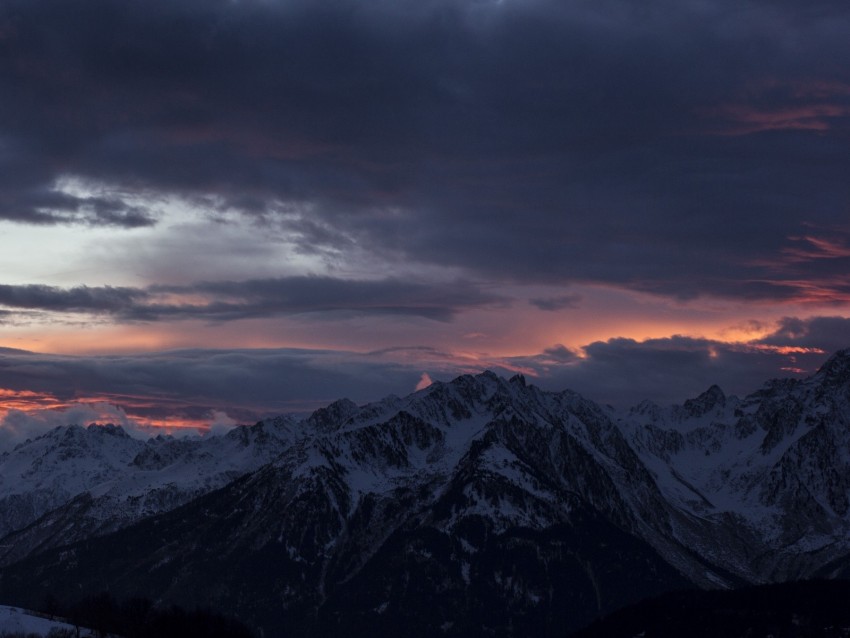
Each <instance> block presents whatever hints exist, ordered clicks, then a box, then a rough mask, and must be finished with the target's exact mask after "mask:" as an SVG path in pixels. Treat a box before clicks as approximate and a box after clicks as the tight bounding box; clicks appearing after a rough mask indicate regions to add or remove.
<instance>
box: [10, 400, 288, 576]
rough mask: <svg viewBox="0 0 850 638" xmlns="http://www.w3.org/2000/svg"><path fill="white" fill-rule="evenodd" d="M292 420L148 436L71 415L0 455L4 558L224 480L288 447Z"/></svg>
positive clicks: (118, 522) (116, 523) (111, 525)
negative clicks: (75, 421) (74, 420)
mask: <svg viewBox="0 0 850 638" xmlns="http://www.w3.org/2000/svg"><path fill="white" fill-rule="evenodd" d="M293 425H294V422H293V420H292V419H290V418H288V417H282V418H278V419H274V420H270V421H265V422H261V423H258V424H256V425H254V426H241V427H238V428H235V429H233V430H231V431H230V432H228V433H227V434H226V435H223V436H209V437H205V438H195V439H176V438H173V437H170V436H158V437H156V438H152V439H149V440H147V441H142V440H139V439H135V438H132V437H130V436H129V435H128V434H127V433H126V432H125V431H124V430H123V429H122V428H120V427H116V426H113V425H103V426H101V425H90V426H89V427H87V428H83V427H81V426H78V425H70V426H64V427H58V428H55V429H54V430H52V431H50V432H48V433H46V434H44V435H43V436H40V437H38V438H36V439H34V440H31V441H27V442H25V443H22V444H21V445H18V446H17V447H16V448H15V449H14V450H13V451H11V452H7V453H5V454H3V455H2V456H0V538H2V540H0V564H2V563H9V562H13V561H14V560H18V559H20V558H22V557H23V556H25V555H27V554H29V553H30V552H32V551H37V550H40V549H46V548H49V547H53V546H57V545H61V544H66V543H69V542H73V541H75V540H80V539H82V538H86V537H89V536H92V535H95V534H102V533H105V532H109V531H112V530H114V529H118V528H120V527H123V526H124V525H127V524H130V523H132V522H135V521H137V520H139V519H140V518H143V517H145V516H150V515H152V514H158V513H162V512H165V511H168V510H170V509H173V508H175V507H177V506H178V505H182V504H183V503H186V502H187V501H189V500H191V499H192V498H195V497H197V496H199V495H201V494H204V493H206V492H209V491H210V490H212V489H215V488H218V487H221V486H222V485H225V484H227V483H229V482H230V481H232V480H233V479H235V478H237V477H238V476H241V475H243V474H245V473H246V472H249V471H252V470H255V469H256V468H258V467H260V466H261V465H263V464H265V463H267V462H269V461H270V460H271V459H273V458H275V457H276V456H277V455H278V454H280V452H281V451H282V450H284V449H286V448H287V447H288V446H289V445H290V443H291V441H292V438H293V436H294V435H293V429H292V428H293ZM3 537H5V538H3Z"/></svg>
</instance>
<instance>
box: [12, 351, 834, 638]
mask: <svg viewBox="0 0 850 638" xmlns="http://www.w3.org/2000/svg"><path fill="white" fill-rule="evenodd" d="M849 421H850V350H846V351H842V352H839V353H837V354H836V355H834V356H833V357H832V358H831V359H830V360H829V361H828V362H827V363H826V364H825V365H824V366H823V367H822V368H821V370H820V371H819V372H818V373H817V374H815V375H814V376H812V377H811V378H809V379H806V380H803V381H793V380H781V381H772V382H769V383H767V384H766V385H765V386H764V387H763V388H762V389H761V390H759V391H758V392H756V393H754V394H752V395H750V396H748V397H746V398H744V399H738V398H735V397H727V396H726V395H725V394H724V393H723V392H722V390H721V389H720V388H719V387H717V386H712V387H711V388H709V389H708V390H707V391H706V392H705V393H703V394H702V395H700V396H699V397H696V398H694V399H691V400H689V401H686V402H685V403H684V404H683V405H681V406H672V407H661V406H657V405H654V404H651V403H648V402H644V403H641V404H640V405H638V406H636V407H634V408H632V409H630V410H627V411H624V412H616V411H614V410H613V409H611V408H608V407H600V406H598V405H596V404H595V403H593V402H591V401H588V400H586V399H584V398H582V397H581V396H579V395H577V394H575V393H573V392H569V391H565V392H560V393H552V392H544V391H542V390H540V389H538V388H536V387H534V386H533V385H528V384H527V383H526V381H525V379H524V378H522V377H521V376H516V377H514V378H512V379H510V380H506V379H503V378H501V377H498V376H496V375H494V374H492V373H489V372H485V373H483V374H480V375H477V376H469V375H467V376H462V377H459V378H457V379H455V380H454V381H452V382H450V383H435V384H433V385H432V386H430V387H428V388H426V389H425V390H422V391H419V392H417V393H415V394H412V395H410V396H408V397H405V398H398V397H389V398H387V399H385V400H383V401H380V402H378V403H373V404H369V405H365V406H362V407H359V406H357V405H355V404H353V403H352V402H350V401H347V400H341V401H337V402H336V403H333V404H331V405H330V406H328V407H327V408H324V409H322V410H319V411H317V412H316V413H314V414H313V415H311V416H310V417H308V418H307V419H303V420H301V421H295V420H294V419H278V420H276V421H268V422H262V423H259V424H257V425H256V426H251V427H250V428H249V427H243V428H238V429H236V430H234V431H233V432H231V433H229V434H228V435H227V436H225V437H210V438H208V439H202V440H198V441H176V440H173V439H161V440H158V441H157V440H153V441H149V442H141V441H135V440H132V439H129V437H126V435H125V434H123V433H122V432H121V431H120V429H119V428H99V427H97V426H95V427H90V428H88V429H85V430H84V429H82V428H73V427H72V428H59V429H57V430H55V431H53V432H51V433H49V434H47V435H45V437H41V438H40V439H37V440H35V441H32V442H29V443H27V444H24V445H23V446H20V447H19V448H18V449H16V450H15V451H14V452H12V453H10V454H8V455H5V456H4V457H2V458H0V477H2V478H0V495H5V496H3V498H6V499H12V500H6V501H0V503H3V504H5V503H12V502H14V503H28V502H29V503H31V504H32V505H31V506H30V509H29V510H27V509H26V507H19V508H18V510H17V511H19V512H25V513H26V512H30V514H29V519H27V517H26V516H22V517H20V518H14V517H13V516H12V515H11V514H10V515H8V516H7V517H6V518H5V519H4V524H5V525H6V526H7V528H10V529H11V528H14V527H15V525H18V529H14V531H11V532H10V533H9V534H8V535H7V536H6V537H5V539H3V540H0V545H7V546H9V547H7V548H5V551H6V553H5V556H6V567H5V568H4V569H3V570H2V571H1V572H0V600H2V601H4V602H11V603H17V604H30V605H31V604H34V603H36V604H37V603H38V602H39V600H40V599H42V598H43V597H44V596H45V595H46V594H47V593H52V594H54V595H56V596H59V597H60V598H73V597H74V596H76V595H78V592H83V591H85V592H91V591H97V590H98V589H103V588H108V589H109V590H110V592H111V593H112V594H113V595H116V596H121V597H131V596H146V597H150V598H154V599H157V600H159V601H160V602H165V603H167V602H174V603H178V604H181V605H183V606H192V605H196V604H204V605H215V606H217V607H218V608H220V609H222V610H223V611H226V612H227V613H234V614H236V615H238V617H240V618H241V619H242V620H243V621H245V622H248V623H249V624H251V625H253V626H254V627H257V628H259V629H262V630H264V631H265V632H266V635H294V636H308V635H309V636H322V635H343V634H344V635H350V636H357V635H373V634H376V633H377V634H379V635H380V634H386V635H392V634H398V633H402V632H404V633H405V634H407V635H420V634H421V635H423V636H424V635H435V634H436V635H456V636H461V635H462V636H476V635H482V636H484V635H505V636H509V635H518V636H519V635H530V634H531V633H534V634H536V635H542V636H548V635H552V636H554V635H559V636H562V635H564V631H565V630H568V629H578V628H579V627H581V626H583V625H585V624H587V623H588V622H590V621H591V620H593V619H594V618H597V617H598V616H600V615H602V614H606V613H609V612H611V611H613V610H615V609H618V608H620V607H623V606H624V605H627V604H629V603H631V602H635V601H636V600H638V599H641V598H644V597H647V596H651V595H655V594H660V593H662V592H665V591H671V590H674V589H679V588H683V587H688V586H691V587H693V586H698V587H701V588H712V587H714V588H718V587H719V588H728V587H734V586H739V585H743V584H747V583H762V582H775V581H784V580H791V579H798V578H805V577H812V576H843V575H845V574H846V573H847V572H848V569H850V534H848V531H850V530H848V525H850V513H849V512H848V509H850V507H848V498H850V478H848V477H850V467H848V464H850V427H848V426H850V422H849ZM69 433H70V434H69ZM66 437H67V438H68V439H69V440H73V441H74V443H73V444H69V447H67V448H66V447H65V446H64V444H63V442H64V441H65V438H66ZM83 441H85V443H83ZM42 449H43V450H45V451H46V452H45V453H44V454H41V453H40V452H39V451H38V450H42ZM68 450H74V451H73V452H69V451H68ZM39 459H42V460H41V461H39ZM62 477H73V479H68V478H62ZM231 479H232V480H231ZM13 485H17V486H18V487H17V488H16V490H17V491H13V488H12V487H11V486H13ZM51 486H54V487H51ZM55 486H61V487H62V488H63V489H65V493H64V496H63V495H62V494H56V493H54V491H53V490H55V489H56V487H55ZM63 498H64V501H63ZM27 499H29V500H27ZM51 499H53V500H51ZM4 511H5V508H4ZM9 511H10V512H11V509H10V510H9ZM39 513H40V514H41V516H40V518H36V516H37V515H38V514H39ZM18 521H24V522H23V523H20V522H18ZM114 530H117V531H114ZM107 532H109V533H107ZM0 551H2V550H0Z"/></svg>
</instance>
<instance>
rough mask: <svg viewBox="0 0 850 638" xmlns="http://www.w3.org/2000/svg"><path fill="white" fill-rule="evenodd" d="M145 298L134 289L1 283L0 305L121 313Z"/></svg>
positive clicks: (61, 310)
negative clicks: (65, 287)
mask: <svg viewBox="0 0 850 638" xmlns="http://www.w3.org/2000/svg"><path fill="white" fill-rule="evenodd" d="M147 297H148V294H147V293H146V292H145V291H143V290H138V289H134V288H116V287H110V286H105V287H102V288H90V287H88V286H78V287H75V288H67V289H63V288H57V287H55V286H44V285H19V286H11V285H6V284H0V306H6V307H7V308H22V309H27V310H49V311H59V312H87V313H121V312H123V311H124V310H125V309H127V308H128V307H132V306H134V305H135V304H137V303H139V302H140V301H142V300H144V299H146V298H147Z"/></svg>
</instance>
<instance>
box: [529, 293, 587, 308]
mask: <svg viewBox="0 0 850 638" xmlns="http://www.w3.org/2000/svg"><path fill="white" fill-rule="evenodd" d="M581 300H582V297H581V295H561V296H558V297H539V298H535V299H529V303H530V304H531V305H532V306H536V307H537V308H540V310H549V311H556V310H564V309H565V308H578V306H579V304H580V303H581Z"/></svg>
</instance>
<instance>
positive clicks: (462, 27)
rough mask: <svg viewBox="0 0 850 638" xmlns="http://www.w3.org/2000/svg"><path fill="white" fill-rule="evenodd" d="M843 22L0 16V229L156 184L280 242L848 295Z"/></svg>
mask: <svg viewBox="0 0 850 638" xmlns="http://www.w3.org/2000/svg"><path fill="white" fill-rule="evenodd" d="M848 31H850V9H848V7H847V6H846V4H843V3H838V2H819V3H817V5H811V6H810V5H807V4H804V3H799V2H790V1H789V2H762V1H756V2H750V3H747V4H746V5H745V6H744V5H741V4H740V3H739V2H733V1H732V0H713V1H712V2H671V1H669V0H649V1H648V2H642V3H640V4H639V5H635V4H634V3H632V2H625V1H623V0H599V1H596V2H571V3H566V4H565V3H563V2H559V1H555V0H531V1H522V2H519V1H515V0H513V1H512V0H506V1H504V2H490V1H487V0H484V1H481V0H461V1H457V0H425V1H424V2H423V1H417V2H409V1H407V0H403V1H401V2H399V1H397V0H394V1H393V2H388V1H383V0H380V1H378V2H368V3H363V2H359V1H355V0H342V1H341V2H334V3H316V2H312V1H307V0H287V1H274V2H259V1H244V2H231V1H229V0H228V1H225V0H203V1H201V0H178V1H175V0H151V1H149V2H144V3H142V2H125V1H119V0H97V1H95V2H89V1H83V0H72V1H70V2H69V1H67V0H13V1H10V2H5V3H3V6H2V8H0V52H2V55H0V93H2V95H3V96H4V97H3V102H2V106H0V218H3V219H7V220H13V221H16V222H20V223H30V224H55V223H82V224H91V225H107V226H114V227H125V228H128V229H130V228H136V227H140V226H146V225H151V224H155V223H157V222H158V221H161V220H160V213H158V212H157V210H156V206H155V205H154V204H152V203H151V202H154V201H155V199H156V196H157V194H163V193H177V194H180V195H181V196H185V197H187V198H190V199H191V198H194V200H195V201H196V203H197V205H198V206H199V207H200V208H202V209H207V210H209V211H210V214H211V215H214V214H216V213H217V212H219V211H222V210H237V211H240V212H241V213H242V214H244V215H245V216H246V217H247V218H251V219H258V218H262V219H265V220H269V223H273V224H277V225H278V227H279V228H283V229H284V230H285V232H287V233H288V234H289V236H290V238H291V239H292V240H293V241H295V242H297V243H300V244H301V247H302V249H303V250H304V251H314V252H315V251H329V252H330V253H332V254H334V255H337V256H339V255H340V254H342V255H345V254H347V253H349V252H351V251H353V250H354V249H355V248H357V249H359V250H365V251H367V252H369V253H370V254H373V255H375V256H378V257H380V258H381V259H383V260H385V261H386V262H387V263H394V262H399V261H402V262H405V263H410V262H415V263H422V264H438V265H441V266H446V265H449V266H452V267H457V268H461V269H464V271H465V272H467V273H469V276H470V277H472V278H484V279H488V280H492V279H493V278H497V279H499V280H510V281H524V282H536V283H541V282H548V283H557V284H563V283H569V282H585V283H588V282H590V283H603V284H613V285H616V286H623V287H628V288H630V289H636V290H642V291H646V292H651V293H657V294H661V295H665V296H671V297H674V298H680V299H688V298H693V297H695V296H699V295H704V294H711V295H718V296H724V297H729V298H736V299H743V300H754V301H765V300H773V301H777V300H778V301H783V300H794V301H817V302H819V303H824V302H829V301H833V302H840V303H846V302H847V301H848V298H850V282H848V278H847V275H846V273H847V272H848V266H850V256H848V255H850V226H848V223H847V202H848V201H850V145H848V143H847V142H848V133H850V117H849V116H850V44H848V39H847V38H846V33H848ZM69 177H72V178H74V179H76V180H78V181H80V182H81V183H84V184H85V183H88V184H95V185H98V184H99V185H102V188H99V189H98V188H95V187H92V188H93V190H91V189H90V190H89V191H88V192H80V191H79V190H77V191H75V190H74V189H68V188H64V187H62V183H63V180H67V179H68V178H69ZM104 185H105V186H104ZM141 194H144V195H145V196H146V197H147V198H148V199H144V197H142V198H141V199H140V197H141ZM144 202H147V204H145V203H144ZM151 283H156V282H151ZM549 301H550V302H551V301H552V300H549ZM555 301H556V302H557V300H555ZM550 302H547V301H546V300H543V304H542V305H540V304H538V305H539V306H540V307H554V306H559V303H554V304H553V303H550Z"/></svg>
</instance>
